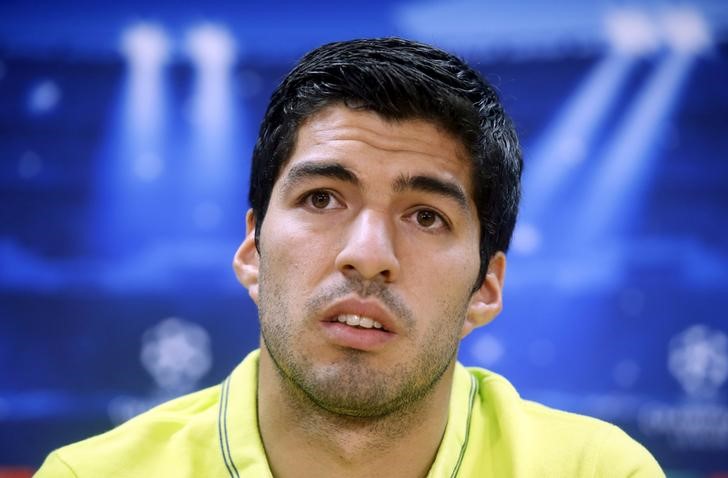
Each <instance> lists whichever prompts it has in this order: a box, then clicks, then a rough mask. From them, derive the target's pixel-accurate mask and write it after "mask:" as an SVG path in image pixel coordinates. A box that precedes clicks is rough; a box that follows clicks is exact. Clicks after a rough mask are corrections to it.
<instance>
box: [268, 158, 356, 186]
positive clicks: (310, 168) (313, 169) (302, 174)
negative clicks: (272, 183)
mask: <svg viewBox="0 0 728 478" xmlns="http://www.w3.org/2000/svg"><path fill="white" fill-rule="evenodd" d="M311 178H334V179H338V180H341V181H345V182H347V183H351V184H353V185H355V186H356V185H359V178H357V177H356V174H354V172H353V171H351V170H350V169H347V168H345V167H344V166H342V165H341V164H339V163H326V162H323V163H322V162H315V163H313V162H309V163H299V164H296V165H295V166H293V167H291V169H290V170H289V171H288V174H286V177H285V178H284V179H283V185H282V186H281V190H282V191H284V192H285V191H287V190H288V189H290V188H292V187H294V186H295V185H296V184H298V183H300V182H301V181H304V180H306V179H311Z"/></svg>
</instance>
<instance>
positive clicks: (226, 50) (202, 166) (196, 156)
mask: <svg viewBox="0 0 728 478" xmlns="http://www.w3.org/2000/svg"><path fill="white" fill-rule="evenodd" d="M184 51H185V53H186V54H187V56H188V57H189V59H190V60H191V62H192V66H193V67H194V73H195V77H194V84H193V89H192V96H191V98H190V99H189V102H188V110H187V115H188V119H189V124H190V127H191V132H190V133H191V134H190V135H189V139H190V141H191V144H190V145H189V147H188V148H186V154H187V155H189V158H188V166H189V172H188V175H187V181H188V183H187V185H186V189H187V190H188V191H189V192H190V194H189V199H190V200H191V203H189V204H186V205H185V210H187V211H189V212H190V214H191V216H190V217H189V218H188V220H187V221H186V222H187V223H188V224H191V225H193V226H194V227H196V229H197V231H198V232H202V233H204V232H205V231H209V230H212V229H214V228H216V227H217V226H219V225H221V224H223V221H224V219H225V218H226V217H230V216H231V215H233V214H234V213H235V212H237V209H239V208H241V205H240V200H239V199H238V198H237V197H236V196H237V195H239V191H241V190H242V187H241V184H243V183H242V182H241V181H240V170H241V169H243V167H244V166H243V165H241V164H240V163H239V161H236V159H238V155H239V154H240V151H241V147H240V144H239V139H238V137H239V136H240V134H241V131H242V127H241V125H240V123H239V121H238V117H237V114H236V112H237V111H239V110H240V107H239V105H238V103H237V100H238V99H239V98H238V97H237V95H236V92H237V90H236V88H235V87H234V67H235V64H236V61H237V55H238V47H237V45H236V43H235V40H234V38H233V37H232V35H231V34H230V33H229V31H228V30H227V29H226V28H225V27H223V26H222V25H218V24H213V23H204V24H201V25H198V26H196V27H194V28H192V29H191V30H189V31H188V32H187V34H186V35H185V39H184ZM234 207H235V208H236V209H233V208H234Z"/></svg>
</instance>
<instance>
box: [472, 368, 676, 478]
mask: <svg viewBox="0 0 728 478" xmlns="http://www.w3.org/2000/svg"><path fill="white" fill-rule="evenodd" d="M466 370H467V372H468V373H469V374H470V375H471V377H473V382H474V384H475V386H477V393H476V394H475V406H474V414H475V416H474V419H473V422H474V423H477V425H476V426H477V427H478V428H479V429H478V430H473V432H474V435H475V436H478V437H479V438H480V441H481V445H483V446H490V447H491V450H492V452H493V453H496V454H498V455H499V456H500V457H501V459H502V460H504V461H508V462H509V463H511V464H510V465H509V466H510V467H512V469H513V470H522V471H525V470H528V472H527V473H526V474H524V475H523V476H532V475H533V473H537V474H538V476H590V477H612V476H614V477H618V476H635V477H642V476H644V477H660V476H664V474H663V473H662V471H661V470H660V467H659V465H658V464H657V462H656V461H655V459H654V458H653V457H652V455H651V454H650V453H649V452H648V451H647V450H646V449H645V448H644V447H643V446H642V445H640V444H639V443H638V442H637V441H635V440H634V439H632V438H631V437H630V436H629V435H627V434H626V433H625V432H624V431H622V430H621V429H619V428H618V427H616V426H614V425H612V424H610V423H607V422H605V421H602V420H599V419H596V418H592V417H588V416H584V415H579V414H575V413H570V412H566V411H562V410H556V409H554V408H551V407H547V406H545V405H542V404H540V403H536V402H532V401H529V400H524V399H522V398H521V397H520V395H519V394H518V392H517V391H516V390H515V388H514V387H513V386H512V385H511V384H510V382H508V380H506V379H505V378H504V377H502V376H500V375H498V374H496V373H493V372H490V371H488V370H483V369H478V368H468V369H466ZM517 475H518V474H517V473H514V476H517ZM533 476H536V475H533Z"/></svg>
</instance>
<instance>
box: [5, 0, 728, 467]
mask: <svg viewBox="0 0 728 478" xmlns="http://www.w3.org/2000/svg"><path fill="white" fill-rule="evenodd" d="M181 3H182V2H164V1H163V2H144V1H141V0H128V1H126V2H115V3H108V4H104V3H103V2H73V3H71V2H49V3H48V4H47V5H42V4H39V3H37V2H33V3H31V2H20V1H7V0H6V1H5V2H3V3H2V5H0V470H2V469H4V470H5V471H6V472H7V471H8V470H10V469H11V468H12V467H26V469H33V468H35V467H37V466H38V465H39V464H40V463H41V462H42V460H43V458H44V457H45V455H46V454H47V453H48V452H49V451H51V449H53V448H56V447H58V446H60V445H63V444H66V443H68V442H71V441H75V440H78V439H81V438H84V437H86V436H88V435H90V434H95V433H99V432H102V431H104V430H107V429H108V428H110V427H111V426H113V425H115V424H118V423H120V422H122V421H124V420H126V419H128V418H129V417H131V416H133V415H135V414H137V413H139V412H141V411H143V410H146V409H147V408H149V407H151V406H153V405H154V404H156V403H158V402H160V401H162V400H166V399H168V398H170V397H173V396H176V395H179V394H182V393H185V392H188V391H190V390H193V389H197V388H200V387H205V386H209V385H213V384H216V383H218V382H220V381H221V380H222V379H223V378H224V377H225V376H226V374H227V373H228V372H229V371H230V370H231V369H232V368H233V367H234V366H235V365H236V363H237V362H238V361H239V360H240V359H241V358H242V357H243V356H244V355H245V354H246V353H247V352H248V351H250V350H251V349H253V348H254V347H256V346H257V340H258V326H257V316H256V310H255V308H254V306H253V304H252V302H251V301H250V300H249V299H248V297H247V294H246V292H245V290H244V289H243V288H242V287H241V286H239V285H238V283H237V282H236V280H235V278H234V275H233V273H232V271H231V267H230V262H231V259H232V255H233V253H234V251H235V249H236V247H237V245H238V243H239V242H240V241H241V240H242V238H243V235H244V227H245V225H244V214H245V211H246V209H247V200H246V197H247V187H248V184H247V183H248V175H249V172H248V169H249V161H250V154H251V149H252V144H253V142H254V140H255V137H256V133H257V128H258V124H259V121H260V119H261V117H262V114H263V111H264V108H265V106H266V104H267V101H268V98H269V95H270V93H271V91H272V89H273V88H274V86H275V85H276V84H277V82H278V81H280V79H281V78H282V76H283V75H284V74H285V73H286V72H287V71H288V69H289V68H290V67H291V65H292V63H293V62H294V61H295V60H296V59H297V58H299V57H300V56H301V55H302V54H303V53H304V52H306V51H307V50H309V49H311V48H313V47H315V46H317V45H319V44H322V43H324V42H328V41H334V40H342V39H349V38H355V37H362V36H388V35H398V36H405V37H410V38H414V39H419V40H423V41H427V42H431V43H433V44H435V45H438V46H441V47H443V48H446V49H449V50H451V51H454V52H456V53H458V54H459V55H461V56H463V57H464V58H466V59H467V60H468V61H469V62H471V63H472V64H473V65H474V66H476V67H477V68H478V69H479V70H480V71H481V72H482V73H483V74H484V75H485V76H486V77H487V78H488V79H489V80H490V81H491V82H492V83H493V84H494V85H495V86H496V87H497V89H498V90H499V92H500V95H501V97H502V99H503V101H504V103H505V105H506V109H507V110H508V111H509V112H510V114H511V115H512V117H513V119H514V121H515V123H516V125H517V128H518V130H519V132H520V135H521V138H522V142H523V145H524V151H525V161H526V169H525V175H524V197H523V207H522V213H521V215H520V223H519V225H518V227H517V230H516V233H515V237H514V240H513V246H512V250H511V251H510V253H509V260H510V262H509V270H508V276H507V281H506V293H505V309H504V312H503V314H502V315H501V316H500V317H499V318H498V319H497V320H496V321H495V322H494V323H492V324H491V325H489V326H487V327H484V328H482V329H480V330H477V331H476V332H475V333H473V334H472V335H471V336H470V337H469V338H468V339H467V340H465V341H464V343H463V345H462V347H461V350H460V359H461V361H463V362H464V363H465V364H467V365H478V366H483V367H487V368H490V369H492V370H494V371H496V372H498V373H501V374H504V375H505V376H507V377H508V378H509V379H510V380H511V381H512V382H513V383H514V384H515V386H516V387H517V388H518V390H519V391H520V392H521V394H522V395H523V396H524V397H526V398H529V399H534V400H538V401H542V402H545V403H546V404H549V405H552V406H555V407H559V408H564V409H567V410H571V411H575V412H579V413H586V414H589V415H594V416H597V417H601V418H604V419H606V420H609V421H612V422H614V423H617V424H618V425H620V426H622V427H623V428H624V429H625V430H627V431H628V432H629V433H630V434H632V435H633V436H634V437H636V438H637V439H638V440H639V441H641V442H642V443H644V444H645V445H646V446H647V447H648V448H649V449H650V450H651V451H652V452H653V453H654V454H655V456H656V457H657V458H658V460H659V461H660V462H661V464H662V465H663V467H665V468H666V470H668V474H669V475H670V476H672V477H702V476H713V477H716V476H726V474H728V385H726V382H727V381H728V322H727V319H728V316H726V310H728V224H727V223H726V210H727V208H728V62H727V61H726V60H727V59H728V43H727V41H728V4H726V3H725V2H723V1H720V0H716V1H708V0H704V1H698V0H696V1H692V2H681V3H679V4H673V3H665V2H647V1H633V2H618V3H608V2H592V3H590V2H581V1H577V0H569V1H565V2H559V3H558V5H559V6H558V7H556V6H555V5H557V4H555V3H553V2H540V1H536V0H529V1H523V2H517V3H516V2H497V3H496V2H479V1H467V0H453V1H449V2H416V1H408V0H396V1H383V0H372V1H369V2H367V3H366V5H365V4H363V3H361V4H357V3H348V2H332V1H324V2H300V3H280V2H264V3H260V4H244V2H232V1H231V2H222V3H219V2H218V3H215V2H206V3H205V4H203V3H200V4H198V5H194V4H190V3H185V4H184V5H182V4H181ZM16 470H17V469H16ZM721 472H722V473H723V474H720V473H721ZM0 473H2V471H0Z"/></svg>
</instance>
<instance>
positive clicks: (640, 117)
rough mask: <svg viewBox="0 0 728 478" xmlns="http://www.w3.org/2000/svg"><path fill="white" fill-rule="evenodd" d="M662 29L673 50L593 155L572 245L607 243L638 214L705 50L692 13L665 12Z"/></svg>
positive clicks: (703, 34)
mask: <svg viewBox="0 0 728 478" xmlns="http://www.w3.org/2000/svg"><path fill="white" fill-rule="evenodd" d="M661 25H662V27H663V29H662V35H663V37H664V38H665V39H666V42H667V43H668V44H669V45H670V46H671V47H672V48H671V51H669V52H668V53H667V54H666V55H665V56H664V57H663V58H661V60H660V61H659V63H658V64H657V66H656V67H655V69H654V71H653V72H652V73H651V75H650V76H649V77H648V78H647V80H646V81H645V83H644V84H643V86H642V89H641V91H640V92H639V94H638V95H637V96H636V98H635V99H634V100H633V102H632V104H631V105H630V107H629V108H628V109H627V110H626V113H625V115H624V117H623V118H622V119H621V122H620V124H619V127H618V128H617V130H616V132H615V133H614V135H613V136H612V138H611V139H610V141H609V142H608V143H607V144H606V146H605V148H604V150H603V151H601V152H600V154H599V155H598V156H597V158H596V160H595V165H594V169H593V171H591V177H590V178H589V179H587V181H586V182H585V183H584V185H585V186H584V190H583V196H582V197H583V198H584V201H583V202H581V210H580V212H579V213H578V216H577V217H576V221H577V222H576V224H580V225H581V226H582V227H581V228H580V229H579V234H576V235H574V236H573V239H574V241H575V242H578V243H590V242H593V241H595V240H597V239H599V238H607V239H608V238H611V237H613V234H614V233H615V230H616V229H617V228H619V227H621V226H623V225H625V224H626V223H628V222H629V221H630V220H632V219H633V218H634V216H635V215H636V214H637V213H638V212H639V210H640V205H641V204H642V201H641V199H642V198H641V193H642V191H643V190H644V189H645V188H646V187H648V185H649V181H648V180H647V178H649V177H651V176H652V168H654V167H655V165H654V164H653V162H654V161H653V160H654V159H655V158H656V157H657V155H656V154H655V153H656V150H657V148H658V147H659V145H660V140H661V139H662V137H663V134H664V132H665V130H666V126H667V124H668V122H669V119H670V116H671V115H672V113H673V110H674V109H675V107H676V105H677V103H678V100H679V99H680V93H681V91H682V86H683V84H684V83H685V81H686V80H687V77H688V75H689V73H690V71H691V69H692V66H693V65H694V62H695V59H696V55H697V54H699V53H700V52H701V51H702V50H703V49H705V48H707V47H708V45H709V42H708V38H709V36H708V33H707V29H706V28H705V22H704V21H702V19H701V18H700V16H699V15H698V14H697V13H696V12H691V11H687V10H676V11H669V12H667V13H666V14H665V16H663V22H662V23H661ZM626 212H629V214H627V213H626Z"/></svg>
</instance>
